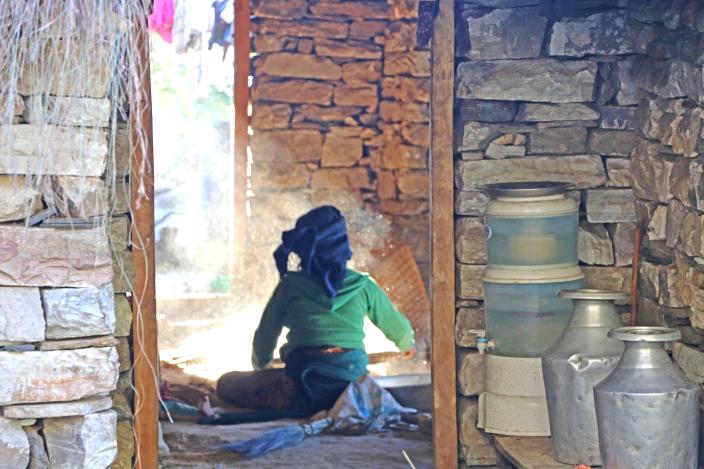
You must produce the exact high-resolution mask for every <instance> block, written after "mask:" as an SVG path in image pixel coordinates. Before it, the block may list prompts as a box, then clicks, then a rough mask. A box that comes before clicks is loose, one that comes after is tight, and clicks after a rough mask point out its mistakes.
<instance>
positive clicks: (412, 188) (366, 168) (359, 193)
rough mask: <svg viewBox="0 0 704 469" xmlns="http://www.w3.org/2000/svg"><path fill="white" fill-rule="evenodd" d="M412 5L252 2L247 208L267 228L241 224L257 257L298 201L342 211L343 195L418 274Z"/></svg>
mask: <svg viewBox="0 0 704 469" xmlns="http://www.w3.org/2000/svg"><path fill="white" fill-rule="evenodd" d="M416 10H417V1H414V0H368V1H363V2H356V1H339V0H335V1H332V0H289V1H279V0H257V1H254V2H253V4H252V13H253V36H252V38H253V42H252V45H253V46H252V47H253V52H254V53H255V57H254V58H253V61H252V72H251V73H252V75H253V77H254V80H253V84H252V90H251V99H252V116H251V127H252V131H253V134H252V136H251V139H250V146H251V149H252V158H253V163H252V184H253V190H254V196H253V198H252V207H253V208H252V217H253V219H255V220H256V219H257V217H259V216H262V215H264V213H262V212H261V211H259V212H258V211H257V209H258V208H259V207H266V213H265V214H266V217H267V224H268V225H269V226H270V228H271V229H270V230H267V233H262V232H261V230H260V229H256V230H255V231H256V232H253V233H249V242H250V244H251V246H252V249H251V250H250V252H251V253H252V255H256V256H260V255H266V256H268V255H269V252H268V250H270V249H272V248H273V246H274V245H275V243H276V242H277V241H278V240H279V237H280V231H281V230H283V229H288V228H289V227H290V226H291V224H292V223H293V221H294V220H295V218H296V216H297V215H299V212H300V211H301V210H305V209H307V208H310V207H312V206H314V205H318V204H322V203H333V204H335V205H342V207H341V208H342V209H343V211H344V209H345V208H346V207H345V205H346V204H347V202H345V200H350V199H351V200H352V202H350V204H351V205H352V206H355V208H360V207H361V208H363V209H364V210H365V211H366V212H367V213H370V214H377V215H378V214H381V215H382V216H383V217H384V218H385V219H386V220H389V221H390V222H391V233H390V234H391V237H392V238H393V240H394V242H395V243H405V244H408V245H410V246H411V248H412V250H413V254H414V256H415V259H416V261H417V262H418V263H419V266H420V268H421V271H422V272H424V274H425V276H426V277H427V269H428V263H429V241H428V240H429V221H428V220H429V217H428V211H429V203H428V190H429V188H428V184H429V178H428V164H427V154H428V147H429V129H428V121H429V101H430V51H429V50H427V49H421V48H418V47H416V41H415V39H416V21H417V12H416ZM341 194H344V195H341ZM270 200H276V201H277V205H280V206H282V207H287V208H288V209H287V210H276V209H272V207H271V206H270V204H269V203H268V202H269V201H270ZM272 214H274V216H272ZM363 228H364V227H360V226H354V224H353V226H351V230H350V231H351V232H353V233H354V232H356V231H359V230H362V229H363ZM269 231H270V232H269ZM353 241H354V240H353ZM260 251H261V253H260ZM360 267H367V266H364V265H362V266H360ZM274 275H275V274H274Z"/></svg>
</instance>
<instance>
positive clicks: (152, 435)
mask: <svg viewBox="0 0 704 469" xmlns="http://www.w3.org/2000/svg"><path fill="white" fill-rule="evenodd" d="M144 1H149V0H144ZM146 24H147V22H146V18H145V19H144V21H143V22H140V23H139V24H138V26H137V31H136V34H137V39H136V41H137V48H138V51H137V52H138V56H139V62H138V64H137V66H138V67H139V70H138V71H139V77H140V79H141V90H142V93H141V96H139V97H138V98H137V101H136V102H131V103H130V109H131V119H132V122H131V129H132V148H133V150H134V153H133V156H132V171H131V174H130V186H131V207H132V212H131V213H132V257H133V259H134V267H135V281H134V292H133V294H134V298H133V302H132V308H133V321H132V324H133V326H132V330H133V332H132V334H133V346H134V371H133V373H134V374H133V380H134V386H135V388H136V393H135V402H134V430H135V437H136V440H137V441H136V455H135V463H136V466H135V467H136V468H137V469H154V468H156V467H158V457H159V454H158V424H159V407H158V406H159V394H158V392H159V385H158V373H159V358H158V357H159V355H158V351H157V327H156V288H155V262H154V152H153V149H154V146H153V138H152V137H153V132H152V95H151V71H150V67H149V31H148V30H147V28H146ZM140 186H141V189H142V193H141V194H140Z"/></svg>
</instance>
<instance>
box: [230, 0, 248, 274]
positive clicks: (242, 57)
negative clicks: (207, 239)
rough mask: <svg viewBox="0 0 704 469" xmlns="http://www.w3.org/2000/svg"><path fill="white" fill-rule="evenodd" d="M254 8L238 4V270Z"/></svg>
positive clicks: (242, 239)
mask: <svg viewBox="0 0 704 469" xmlns="http://www.w3.org/2000/svg"><path fill="white" fill-rule="evenodd" d="M250 16H251V9H250V3H249V0H236V1H235V28H234V29H235V32H234V34H235V38H234V44H235V88H234V101H235V144H234V149H235V181H234V183H235V187H234V195H235V200H234V203H235V206H234V217H235V218H234V229H235V233H234V243H235V249H234V254H235V259H234V263H235V268H236V270H237V269H242V268H244V262H243V260H242V257H241V256H242V253H243V252H244V244H245V239H246V232H245V228H246V221H245V220H246V204H247V146H248V145H249V134H248V132H247V131H248V128H249V114H248V108H249V53H250V46H251V44H250V29H251V19H250Z"/></svg>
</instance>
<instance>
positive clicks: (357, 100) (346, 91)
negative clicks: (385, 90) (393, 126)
mask: <svg viewBox="0 0 704 469" xmlns="http://www.w3.org/2000/svg"><path fill="white" fill-rule="evenodd" d="M377 93H378V90H377V85H375V84H374V85H373V84H367V85H359V86H349V85H343V84H337V85H336V86H335V96H334V101H335V104H336V105H338V106H365V107H368V108H375V107H376V105H377V103H378V101H379V97H378V94H377Z"/></svg>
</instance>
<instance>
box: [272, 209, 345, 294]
mask: <svg viewBox="0 0 704 469" xmlns="http://www.w3.org/2000/svg"><path fill="white" fill-rule="evenodd" d="M292 252H293V253H296V254H297V255H298V257H300V259H301V271H303V272H305V273H307V274H308V275H310V276H311V277H313V278H314V279H316V280H317V281H319V282H320V284H321V285H322V286H323V288H325V291H326V293H327V294H328V296H330V297H331V298H334V297H335V295H336V294H337V291H338V290H339V289H340V288H342V286H343V284H344V282H345V275H346V274H347V261H349V260H350V259H351V258H352V251H351V250H350V243H349V239H348V238H347V227H346V225H345V217H344V216H342V214H341V213H340V211H339V210H338V209H337V208H335V207H333V206H332V205H323V206H322V207H318V208H314V209H313V210H311V211H310V212H308V213H306V214H305V215H303V216H301V217H300V218H299V219H298V220H297V221H296V227H295V228H294V229H292V230H289V231H284V232H283V234H282V235H281V246H279V247H278V248H277V249H276V251H274V260H275V261H276V268H277V269H278V270H279V274H280V275H281V276H282V277H283V276H284V275H286V272H288V257H289V254H291V253H292Z"/></svg>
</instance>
